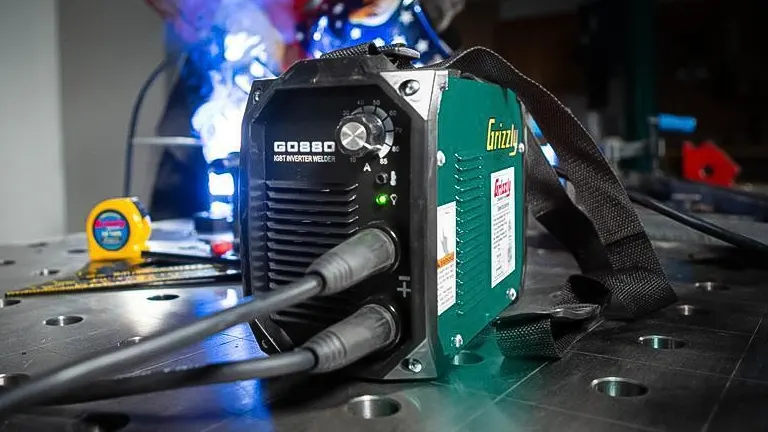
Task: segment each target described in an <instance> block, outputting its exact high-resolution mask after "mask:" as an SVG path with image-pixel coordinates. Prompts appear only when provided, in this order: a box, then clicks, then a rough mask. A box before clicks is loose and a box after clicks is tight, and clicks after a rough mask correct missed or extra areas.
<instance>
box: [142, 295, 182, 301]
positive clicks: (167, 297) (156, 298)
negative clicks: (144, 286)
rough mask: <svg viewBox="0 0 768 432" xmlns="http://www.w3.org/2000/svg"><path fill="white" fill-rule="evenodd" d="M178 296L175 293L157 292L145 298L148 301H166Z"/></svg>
mask: <svg viewBox="0 0 768 432" xmlns="http://www.w3.org/2000/svg"><path fill="white" fill-rule="evenodd" d="M177 298H179V296H178V295H176V294H158V295H153V296H152V297H147V300H150V301H168V300H175V299H177Z"/></svg>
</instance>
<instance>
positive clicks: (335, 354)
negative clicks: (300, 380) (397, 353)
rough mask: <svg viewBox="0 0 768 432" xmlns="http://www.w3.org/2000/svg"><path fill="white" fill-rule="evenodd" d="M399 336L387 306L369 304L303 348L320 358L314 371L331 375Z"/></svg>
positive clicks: (329, 328) (393, 318)
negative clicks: (331, 372) (332, 372)
mask: <svg viewBox="0 0 768 432" xmlns="http://www.w3.org/2000/svg"><path fill="white" fill-rule="evenodd" d="M397 333H398V325H397V321H396V320H395V317H394V315H393V314H392V312H391V311H389V310H388V309H387V308H385V307H384V306H381V305H378V304H368V305H365V306H363V307H361V308H360V309H358V311H357V312H355V313H354V314H353V315H351V316H350V317H349V318H347V319H345V320H343V321H341V322H339V323H336V324H334V325H332V326H331V327H328V328H327V329H325V330H323V331H322V332H320V333H318V334H317V335H315V336H313V337H312V338H311V339H309V340H308V341H307V342H306V343H305V344H304V345H303V346H302V348H304V349H306V350H309V351H311V352H312V353H313V354H314V355H315V357H316V358H317V365H316V366H315V368H314V369H313V370H312V371H313V372H315V373H323V372H330V371H334V370H337V369H340V368H343V367H345V366H349V365H351V364H352V363H354V362H356V361H357V360H360V359H361V358H363V357H365V356H367V355H369V354H371V353H373V352H375V351H378V350H380V349H382V348H384V347H386V346H388V345H389V344H391V343H392V342H393V341H395V340H396V339H397Z"/></svg>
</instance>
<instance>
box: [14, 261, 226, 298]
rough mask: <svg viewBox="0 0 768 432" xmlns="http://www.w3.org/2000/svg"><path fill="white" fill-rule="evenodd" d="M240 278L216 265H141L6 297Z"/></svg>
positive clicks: (43, 285)
mask: <svg viewBox="0 0 768 432" xmlns="http://www.w3.org/2000/svg"><path fill="white" fill-rule="evenodd" d="M239 279H240V271H239V270H235V269H233V268H232V267H230V266H224V265H216V264H185V265H177V266H167V267H140V268H132V269H125V270H115V271H109V272H107V273H96V274H91V273H85V272H78V274H77V275H76V276H74V277H71V278H66V279H57V280H53V281H49V282H44V283H41V284H37V285H32V286H30V287H26V288H22V289H19V290H15V291H9V292H7V293H6V294H5V296H6V297H18V296H28V295H42V294H55V293H67V292H79V291H89V290H93V291H95V290H112V289H127V288H138V287H144V286H158V285H183V284H191V283H203V282H212V281H213V282H225V281H235V280H239Z"/></svg>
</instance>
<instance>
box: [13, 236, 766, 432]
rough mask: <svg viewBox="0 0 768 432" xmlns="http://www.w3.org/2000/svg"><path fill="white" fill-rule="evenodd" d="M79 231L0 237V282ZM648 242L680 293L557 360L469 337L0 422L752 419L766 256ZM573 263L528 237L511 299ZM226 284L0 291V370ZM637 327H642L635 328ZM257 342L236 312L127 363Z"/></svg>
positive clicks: (232, 356)
mask: <svg viewBox="0 0 768 432" xmlns="http://www.w3.org/2000/svg"><path fill="white" fill-rule="evenodd" d="M161 225H162V224H161ZM185 230H188V228H186V227H185V226H184V224H172V225H170V226H166V227H165V228H164V229H163V228H162V227H161V229H160V230H157V231H158V232H164V235H166V236H167V235H171V237H173V236H176V237H178V238H183V237H184V232H185ZM84 244H85V242H84V237H83V236H77V235H76V236H71V237H69V238H67V239H64V240H62V241H60V242H50V243H48V244H34V245H19V246H2V247H0V264H2V265H0V290H2V292H3V293H4V292H6V291H8V290H10V289H13V288H18V287H21V286H24V285H27V284H31V283H35V282H40V281H43V280H46V279H47V278H51V277H55V276H54V275H53V273H56V271H57V270H58V271H59V276H60V275H62V274H65V273H71V272H74V271H76V270H77V269H79V268H80V267H82V266H83V265H84V264H85V262H86V260H87V255H86V254H85V253H84V252H85V251H84V250H83V249H82V248H83V247H84ZM659 254H660V256H661V259H662V262H663V264H664V265H665V268H666V269H667V271H668V274H669V277H670V278H671V280H672V281H673V284H674V287H675V289H676V291H677V293H678V295H679V297H680V302H679V303H678V304H677V305H673V306H671V307H669V308H667V309H665V310H662V311H660V312H658V313H656V314H655V315H653V316H650V317H648V318H647V319H644V320H642V321H640V322H634V323H628V324H626V323H619V322H610V321H608V322H604V323H602V324H601V325H600V326H599V327H598V328H597V329H595V330H593V331H592V332H591V333H590V334H588V335H587V336H585V337H584V338H583V339H582V340H580V341H579V342H578V343H577V344H576V345H575V346H574V347H573V349H572V350H571V352H569V353H568V354H567V355H566V356H565V357H564V358H563V359H561V360H559V361H554V362H549V363H548V362H544V361H534V360H512V359H505V358H503V357H502V356H501V355H500V354H499V353H498V351H497V349H496V347H495V343H494V342H493V340H491V339H483V338H481V340H479V341H477V343H475V344H473V346H471V347H469V349H468V351H467V352H466V353H465V354H463V355H462V356H460V357H459V358H458V361H457V363H463V364H460V365H457V366H456V367H455V369H454V370H453V372H452V373H450V374H449V375H447V376H445V377H443V378H442V379H440V380H438V381H437V382H419V383H397V384H375V383H363V382H349V381H345V380H341V379H338V378H334V377H330V379H332V381H333V383H332V384H329V383H328V382H324V383H323V382H314V381H310V382H308V383H305V384H303V385H302V386H300V387H299V388H298V389H293V390H292V391H290V392H289V394H290V395H292V396H290V397H289V396H284V397H283V398H282V399H277V402H275V403H274V404H271V405H270V406H266V405H265V404H264V403H263V400H264V399H265V398H266V397H267V395H268V394H269V395H270V396H269V397H270V398H276V397H277V396H274V395H279V394H285V393H280V391H279V385H278V386H273V385H272V384H269V385H267V384H265V383H260V382H258V381H247V382H239V383H232V384H224V385H216V386H208V387H196V388H188V389H183V390H177V391H170V392H163V393H155V394H151V395H141V396H135V397H129V398H123V399H117V400H111V401H103V402H98V403H92V404H84V405H76V406H68V407H57V408H47V409H39V410H33V411H29V412H27V413H25V414H23V415H17V416H15V417H12V418H10V419H7V420H4V421H0V431H3V432H7V431H29V430H35V431H48V430H71V431H81V430H82V431H117V430H123V431H131V430H136V431H144V430H158V431H166V432H170V431H177V430H178V431H211V432H212V431H241V430H242V431H261V430H264V431H283V430H285V431H295V432H299V431H358V430H365V431H369V432H374V431H512V430H514V431H517V430H526V431H529V430H536V431H550V430H552V431H558V430H568V431H592V432H595V431H614V430H617V431H640V430H645V431H647V430H670V431H672V430H674V431H678V430H679V431H711V432H714V431H726V430H768V409H766V407H768V322H763V321H764V317H765V316H766V313H768V269H762V270H760V269H759V267H756V268H751V267H750V264H749V260H748V259H745V258H744V257H743V256H741V255H740V254H738V253H737V252H735V251H734V250H731V249H713V248H712V247H711V246H710V247H704V246H693V245H690V244H689V245H684V244H680V243H669V242H667V243H663V244H662V247H660V248H659ZM747 258H748V257H747ZM573 272H575V267H574V264H573V262H572V260H571V259H570V257H569V256H567V255H566V254H565V253H563V252H559V251H557V250H551V249H536V248H533V247H529V258H528V271H527V283H526V287H525V291H524V293H523V296H522V300H521V301H522V302H523V304H526V303H527V304H535V303H537V302H541V301H542V300H544V299H546V298H547V296H549V295H550V294H551V293H552V292H554V290H555V289H556V288H557V287H558V285H559V284H560V283H561V282H562V281H563V280H564V278H565V277H567V276H568V275H569V274H571V273H573ZM239 295H240V287H239V286H237V285H232V286H200V287H192V288H176V289H146V290H133V291H115V292H106V293H93V294H69V295H53V296H39V297H24V298H21V299H20V300H21V301H20V303H16V304H14V302H12V301H5V302H3V303H2V304H0V374H6V375H5V376H4V377H3V378H2V379H0V384H2V383H8V382H11V381H12V380H13V375H12V374H28V375H34V374H35V373H39V372H41V371H44V370H46V369H48V368H51V367H54V366H56V365H59V364H61V363H63V362H66V361H69V360H71V359H74V358H77V357H79V356H83V355H86V354H89V353H92V352H96V351H98V350H101V349H104V348H108V347H110V346H114V345H117V344H119V343H131V342H132V341H135V339H132V338H136V337H141V336H146V335H150V334H152V333H154V332H156V331H159V330H163V329H168V328H172V327H177V326H183V325H184V324H185V323H189V322H191V321H193V320H195V319H197V318H199V317H200V316H203V315H206V314H209V313H211V312H214V311H216V310H219V309H222V308H225V307H228V306H231V305H233V304H234V303H235V302H236V301H237V298H238V296H239ZM644 336H655V337H650V338H644V339H643V341H644V343H640V342H639V340H640V338H642V337H644ZM658 336H666V337H667V338H659V337H658ZM654 346H656V347H657V348H668V349H656V348H654ZM261 355H263V353H262V352H261V350H260V348H259V344H258V342H257V341H256V340H254V337H253V335H252V334H251V332H250V330H249V328H248V326H247V325H240V326H238V327H235V328H232V329H229V330H227V331H225V332H223V333H222V334H219V335H217V336H214V337H211V338H209V339H207V340H205V341H204V342H202V343H199V344H197V345H195V346H191V347H189V348H187V349H185V350H183V351H180V352H176V353H174V354H172V355H168V356H165V357H163V358H158V359H156V360H155V361H153V362H151V363H147V364H144V365H137V367H136V370H158V369H163V368H166V367H170V366H181V365H197V364H202V363H207V362H217V361H226V360H239V359H246V358H250V357H254V356H261ZM605 377H618V378H623V379H625V381H621V382H619V384H617V385H613V388H612V389H610V391H612V392H614V393H616V392H618V394H620V395H622V396H621V397H611V396H608V395H606V394H604V393H600V392H599V391H598V390H597V389H595V388H593V386H592V385H591V384H592V383H593V381H594V380H596V379H600V378H605ZM598 387H599V386H598ZM274 389H278V390H274ZM313 394H317V395H314V396H313ZM296 395H300V396H302V397H301V400H298V399H296V398H295V396H296ZM364 417H375V418H364Z"/></svg>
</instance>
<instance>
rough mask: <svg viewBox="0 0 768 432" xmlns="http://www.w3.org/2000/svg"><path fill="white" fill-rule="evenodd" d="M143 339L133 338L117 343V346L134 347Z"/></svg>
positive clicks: (139, 337)
mask: <svg viewBox="0 0 768 432" xmlns="http://www.w3.org/2000/svg"><path fill="white" fill-rule="evenodd" d="M143 339H144V338H143V337H141V336H134V337H132V338H128V339H123V340H121V341H120V342H118V343H117V346H129V345H136V344H137V343H139V342H141V341H142V340H143Z"/></svg>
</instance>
